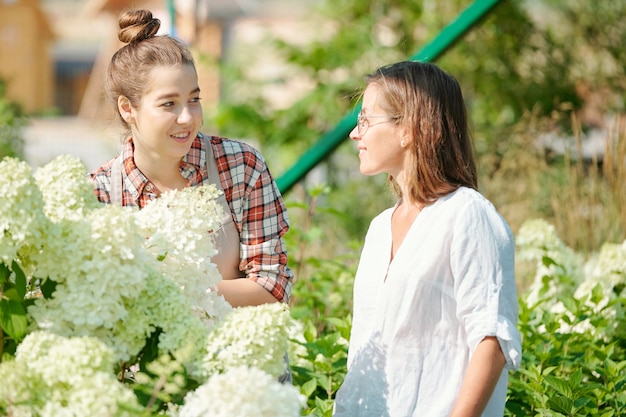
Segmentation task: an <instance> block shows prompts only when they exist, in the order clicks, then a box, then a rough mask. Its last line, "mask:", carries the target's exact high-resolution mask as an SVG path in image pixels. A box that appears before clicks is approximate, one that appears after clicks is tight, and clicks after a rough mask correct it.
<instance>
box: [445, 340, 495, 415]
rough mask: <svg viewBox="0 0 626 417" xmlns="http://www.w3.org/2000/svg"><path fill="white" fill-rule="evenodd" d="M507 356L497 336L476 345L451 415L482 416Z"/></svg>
mask: <svg viewBox="0 0 626 417" xmlns="http://www.w3.org/2000/svg"><path fill="white" fill-rule="evenodd" d="M504 364H505V358H504V354H503V353H502V350H501V349H500V344H499V343H498V339H497V338H496V337H495V336H488V337H485V338H484V339H483V340H482V341H481V342H480V343H479V344H478V346H477V347H476V351H475V352H474V354H473V355H472V358H471V359H470V362H469V364H468V367H467V372H466V373H465V378H464V379H463V385H462V387H461V392H460V393H459V397H458V398H457V401H456V404H455V405H454V409H453V410H452V413H451V414H450V417H480V415H481V414H482V412H483V410H484V409H485V407H486V406H487V403H488V402H489V398H491V394H493V390H494V388H495V386H496V384H497V383H498V379H499V378H500V375H501V374H502V370H503V369H504Z"/></svg>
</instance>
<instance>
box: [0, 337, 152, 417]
mask: <svg viewBox="0 0 626 417" xmlns="http://www.w3.org/2000/svg"><path fill="white" fill-rule="evenodd" d="M113 366H114V356H113V353H112V352H111V350H110V349H109V348H108V347H107V346H106V345H105V344H103V343H102V342H100V341H99V340H97V339H95V338H91V337H77V338H69V339H68V338H64V337H61V336H57V335H54V334H52V333H48V332H33V333H31V334H29V335H28V336H27V337H26V338H25V339H24V341H23V342H22V343H21V344H20V345H19V347H18V349H17V352H16V355H15V360H14V361H12V362H8V363H3V364H2V366H0V380H2V384H0V410H4V411H5V412H6V413H7V414H8V415H10V416H15V417H19V416H34V415H36V416H111V415H116V416H131V415H136V414H134V413H131V412H127V411H125V408H128V407H129V406H130V407H131V408H133V407H134V408H135V409H140V408H139V404H138V403H137V399H136V397H135V395H134V393H133V392H132V390H131V389H130V388H128V387H127V386H125V385H123V384H120V383H119V382H118V381H117V379H116V378H115V375H114V374H113V373H112V370H113ZM102 394H105V395H102ZM94 396H96V397H97V400H95V401H94ZM122 403H123V404H125V407H120V404H122Z"/></svg>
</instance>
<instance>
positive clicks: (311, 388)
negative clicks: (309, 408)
mask: <svg viewBox="0 0 626 417" xmlns="http://www.w3.org/2000/svg"><path fill="white" fill-rule="evenodd" d="M316 389H317V382H316V381H315V379H310V380H308V381H307V382H305V383H304V384H302V386H300V391H301V392H302V394H304V395H305V396H306V397H307V398H309V397H310V396H311V394H313V393H314V392H315V390H316Z"/></svg>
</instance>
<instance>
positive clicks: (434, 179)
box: [366, 61, 478, 204]
mask: <svg viewBox="0 0 626 417" xmlns="http://www.w3.org/2000/svg"><path fill="white" fill-rule="evenodd" d="M366 80H367V82H368V84H371V83H375V84H376V85H377V87H378V89H379V93H380V98H381V101H380V106H381V108H382V109H383V110H385V111H386V112H387V114H388V115H389V116H391V117H394V118H396V120H397V123H398V124H399V125H403V126H404V127H405V128H406V129H407V132H408V134H409V138H410V141H411V143H410V147H409V155H410V158H411V161H412V162H413V163H412V164H409V170H408V175H407V178H406V181H407V185H408V190H409V193H410V195H409V196H405V197H406V198H408V199H410V200H411V201H414V202H418V203H422V204H428V203H431V202H433V201H435V200H437V199H438V198H439V197H441V196H444V195H446V194H449V193H451V192H452V191H454V190H456V189H458V188H459V187H461V186H465V187H469V188H473V189H477V188H478V183H477V173H476V162H475V160H474V150H473V146H472V141H471V137H470V133H469V128H468V123H467V112H466V109H465V102H464V101H463V94H462V92H461V88H460V86H459V84H458V82H457V81H456V79H454V77H452V76H451V75H449V74H448V73H446V72H445V71H443V70H442V69H440V68H439V67H437V66H436V65H434V64H429V63H421V62H413V61H404V62H398V63H395V64H392V65H388V66H383V67H380V68H378V69H377V70H376V71H374V72H373V73H372V74H369V75H368V76H367V77H366ZM389 182H390V185H391V187H392V189H393V190H394V192H395V193H396V194H397V195H398V196H399V197H402V195H401V191H400V189H399V187H398V184H397V183H396V181H395V180H394V178H392V177H391V176H390V177H389Z"/></svg>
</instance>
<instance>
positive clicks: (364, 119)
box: [356, 112, 398, 136]
mask: <svg viewBox="0 0 626 417" xmlns="http://www.w3.org/2000/svg"><path fill="white" fill-rule="evenodd" d="M369 119H388V120H384V121H382V122H378V123H370V121H369ZM397 119H398V118H397V117H391V116H380V115H371V116H370V115H367V116H366V115H364V114H363V112H359V114H358V116H357V118H356V129H357V132H358V133H359V136H363V135H364V134H365V132H367V129H369V128H370V127H372V126H376V125H380V124H383V123H388V122H392V121H394V120H397Z"/></svg>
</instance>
